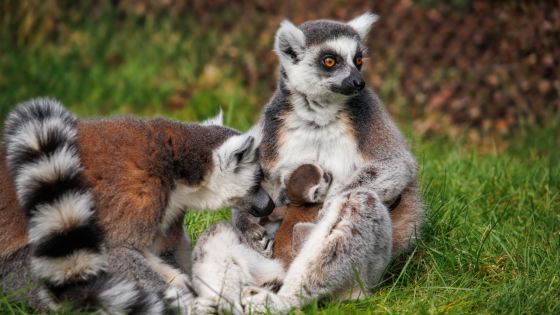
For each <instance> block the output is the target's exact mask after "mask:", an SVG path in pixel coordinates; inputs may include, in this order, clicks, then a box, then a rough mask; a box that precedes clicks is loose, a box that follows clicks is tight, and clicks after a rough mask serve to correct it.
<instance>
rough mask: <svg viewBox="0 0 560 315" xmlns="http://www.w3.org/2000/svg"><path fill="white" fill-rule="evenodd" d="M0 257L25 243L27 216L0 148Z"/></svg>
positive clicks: (4, 256) (5, 255)
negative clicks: (18, 198) (22, 208)
mask: <svg viewBox="0 0 560 315" xmlns="http://www.w3.org/2000/svg"><path fill="white" fill-rule="evenodd" d="M0 178H2V181H1V182H0V231H1V232H0V259H5V258H7V257H8V256H10V255H11V254H13V253H14V252H16V251H17V250H18V249H20V248H22V247H24V246H25V245H26V244H27V218H26V217H25V214H24V213H23V210H21V206H20V204H19V202H18V200H17V195H16V189H15V186H14V183H13V180H12V176H11V175H10V173H9V172H8V166H7V165H6V153H5V152H4V150H3V149H2V148H0Z"/></svg>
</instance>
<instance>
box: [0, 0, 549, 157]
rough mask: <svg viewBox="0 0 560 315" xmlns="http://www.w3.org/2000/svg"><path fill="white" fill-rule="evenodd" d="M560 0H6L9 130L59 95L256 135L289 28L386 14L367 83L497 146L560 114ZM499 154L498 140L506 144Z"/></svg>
mask: <svg viewBox="0 0 560 315" xmlns="http://www.w3.org/2000/svg"><path fill="white" fill-rule="evenodd" d="M558 6H559V4H558V1H541V0H539V1H521V0H516V1H491V2H490V1H472V0H452V1H437V0H418V1H412V0H392V1H358V0H327V1H317V0H311V1H298V0H283V1H279V0H270V1H268V0H252V1H249V0H245V1H244V0H236V1H225V0H216V1H203V0H193V1H186V0H113V1H104V0H101V1H85V0H59V1H55V0H43V1H30V0H3V1H1V2H0V39H1V40H0V45H1V46H0V120H1V119H2V117H5V115H6V114H7V113H8V111H9V110H10V109H11V108H12V107H13V106H14V105H15V104H16V103H18V102H22V101H25V100H27V99H29V98H32V97H36V96H52V97H55V98H58V99H60V100H61V101H62V102H63V103H64V104H65V105H66V106H69V107H70V108H71V109H72V110H74V111H76V112H77V113H78V114H79V115H80V116H82V117H89V116H106V115H115V114H135V115H148V116H154V115H165V116H169V117H173V118H177V119H183V120H201V119H204V118H208V117H210V116H212V115H215V114H216V113H217V112H218V111H219V109H220V108H222V109H223V110H224V111H225V112H226V113H227V115H226V119H227V120H228V121H227V123H228V124H231V125H232V126H233V127H236V128H240V129H247V128H248V127H249V126H250V125H252V124H253V123H254V122H255V121H256V120H257V118H258V115H259V112H260V110H261V109H262V107H263V105H264V104H266V102H267V100H268V99H269V97H270V96H271V95H272V92H273V91H274V89H275V86H276V70H277V65H278V64H277V58H276V56H275V54H274V53H273V52H272V46H273V41H274V33H275V31H276V29H277V28H278V26H279V24H280V22H281V21H282V20H283V19H286V18H287V19H290V20H291V21H293V22H294V23H295V24H296V25H297V24H300V23H302V22H304V21H306V20H310V19H319V18H327V19H336V20H344V21H348V20H350V19H352V18H353V17H355V16H357V15H359V14H361V13H363V12H365V11H371V12H374V13H376V14H379V15H380V20H379V21H378V22H376V23H375V25H374V27H373V29H372V32H371V33H370V38H369V44H370V52H369V54H368V56H369V57H370V58H369V59H368V60H366V63H365V69H366V70H365V75H364V76H365V78H366V82H367V84H368V86H369V87H370V88H372V89H373V90H374V91H375V92H377V93H378V94H379V95H380V96H381V99H382V100H383V101H384V102H385V104H386V106H387V107H388V109H389V110H390V112H391V113H392V114H393V116H394V117H395V118H396V119H397V120H398V121H399V122H401V123H402V124H403V125H407V126H409V127H410V130H411V131H412V130H413V131H414V132H415V133H417V134H421V135H425V136H426V137H430V136H433V135H443V136H445V137H450V138H453V139H457V138H461V137H463V136H464V137H466V139H467V140H468V141H469V142H471V143H483V144H485V145H486V148H487V149H490V148H491V141H490V139H501V140H503V139H505V140H508V139H511V135H512V134H516V133H517V132H518V130H519V129H520V126H521V125H524V126H544V125H547V124H549V123H550V122H551V118H552V117H554V116H556V115H557V113H558V109H559V108H560V81H559V69H560V12H559V10H558ZM498 146H501V141H500V143H499V144H498Z"/></svg>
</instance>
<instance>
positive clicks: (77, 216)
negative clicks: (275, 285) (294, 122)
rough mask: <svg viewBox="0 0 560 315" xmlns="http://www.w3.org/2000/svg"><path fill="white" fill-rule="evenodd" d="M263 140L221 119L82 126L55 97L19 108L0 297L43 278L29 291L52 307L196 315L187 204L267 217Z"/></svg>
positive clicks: (0, 152) (4, 212) (3, 169)
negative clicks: (190, 314)
mask: <svg viewBox="0 0 560 315" xmlns="http://www.w3.org/2000/svg"><path fill="white" fill-rule="evenodd" d="M257 143H258V139H257V140H255V138H254V137H253V136H252V135H251V134H250V132H249V133H246V134H242V133H240V132H238V131H236V130H234V129H231V128H228V127H224V126H221V117H219V118H217V119H215V120H211V121H208V122H206V123H203V124H185V123H179V122H175V121H171V120H166V119H153V120H145V119H136V118H130V117H128V118H127V117H118V118H111V119H102V120H85V121H79V122H78V121H77V119H76V117H75V116H74V115H73V114H72V113H70V112H68V111H67V110H66V109H65V108H64V107H62V106H61V105H60V104H59V103H58V102H56V101H54V100H50V99H35V100H32V101H30V102H27V103H24V104H22V105H19V106H18V107H17V108H16V109H15V110H14V111H12V113H11V114H10V115H9V117H8V119H7V120H6V122H5V128H4V132H3V134H2V148H1V149H0V175H2V178H3V179H4V180H3V181H2V182H1V183H0V195H1V196H2V198H1V200H0V230H1V231H2V233H0V286H1V287H2V290H3V291H7V292H16V291H18V290H20V289H22V288H24V287H25V286H27V285H28V284H29V281H30V280H33V281H39V280H43V282H44V285H38V286H35V287H34V289H32V292H30V294H29V303H30V305H31V306H32V307H35V308H39V309H43V310H45V309H47V308H53V309H60V307H62V306H64V305H66V302H68V301H71V302H73V304H72V306H73V307H74V308H75V309H78V308H84V307H86V308H89V309H90V310H97V309H99V308H101V309H104V310H105V311H107V312H109V313H116V312H124V313H129V312H130V313H134V312H138V313H152V314H161V313H162V312H168V311H170V308H174V310H177V309H176V308H180V312H181V313H187V312H191V311H193V307H195V308H196V306H197V304H196V301H195V294H194V291H193V290H192V283H191V281H192V280H191V274H190V273H191V268H192V266H191V259H190V248H189V247H190V240H189V238H188V236H187V235H186V233H185V230H184V226H183V220H184V214H185V211H186V207H188V208H190V209H195V210H202V209H221V208H223V207H231V206H235V207H236V208H239V209H241V211H249V212H251V213H252V215H257V216H259V215H260V216H263V215H267V214H270V212H271V211H272V209H273V207H274V204H273V202H272V200H271V199H270V197H269V196H268V194H267V193H266V191H265V190H264V189H263V187H262V185H261V184H260V182H261V180H262V170H261V166H260V163H259V148H258V146H257V145H256V144H257ZM161 297H163V299H161ZM200 306H201V307H202V309H203V310H204V309H206V308H205V307H206V306H205V305H200ZM172 311H173V310H171V312H172ZM210 311H212V309H210Z"/></svg>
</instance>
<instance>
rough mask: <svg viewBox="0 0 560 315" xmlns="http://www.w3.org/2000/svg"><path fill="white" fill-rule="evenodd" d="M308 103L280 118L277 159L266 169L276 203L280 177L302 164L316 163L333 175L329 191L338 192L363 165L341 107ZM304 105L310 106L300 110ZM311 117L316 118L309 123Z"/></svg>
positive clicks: (280, 186) (280, 191) (279, 191)
mask: <svg viewBox="0 0 560 315" xmlns="http://www.w3.org/2000/svg"><path fill="white" fill-rule="evenodd" d="M310 103H311V104H310V105H307V104H305V103H304V104H298V105H300V106H294V107H295V108H294V111H292V112H290V113H288V114H287V115H286V116H285V117H283V118H284V124H283V127H282V128H281V129H280V131H279V138H278V147H277V148H278V152H277V153H278V159H277V161H276V163H275V165H274V166H273V167H272V169H271V170H269V174H270V175H271V177H272V178H270V179H269V180H270V182H271V183H272V184H273V186H274V188H273V195H274V196H273V198H274V199H275V201H279V200H278V199H277V198H281V195H282V194H283V191H282V190H283V187H282V182H281V179H282V177H283V176H287V175H289V174H290V173H291V172H292V171H293V170H295V169H296V168H297V167H299V166H301V165H303V164H311V163H312V164H317V165H319V166H320V167H322V168H323V169H324V170H326V171H329V172H331V173H332V175H333V183H332V185H331V187H330V189H329V192H333V191H335V190H337V189H339V188H340V187H341V186H342V185H344V184H345V183H346V182H347V181H348V180H349V178H350V177H351V176H352V174H353V173H354V172H355V171H356V170H357V169H358V168H359V167H361V166H362V165H364V164H365V160H364V159H363V158H362V157H361V155H360V153H359V152H358V144H357V142H356V138H355V135H354V132H353V130H352V129H351V125H350V120H349V118H348V116H347V114H346V113H345V112H344V111H343V110H342V106H337V104H327V106H323V105H319V104H318V103H315V102H310ZM304 105H307V106H309V107H308V108H302V106H304ZM323 108H324V110H323ZM314 114H315V116H316V118H317V119H316V120H315V119H314V121H310V118H311V119H312V118H313V117H311V116H313V115H314ZM316 122H320V123H321V124H317V123H316Z"/></svg>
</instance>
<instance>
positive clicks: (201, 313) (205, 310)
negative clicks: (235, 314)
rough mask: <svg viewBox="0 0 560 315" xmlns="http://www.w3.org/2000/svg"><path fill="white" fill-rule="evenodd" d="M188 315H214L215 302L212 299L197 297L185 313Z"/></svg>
mask: <svg viewBox="0 0 560 315" xmlns="http://www.w3.org/2000/svg"><path fill="white" fill-rule="evenodd" d="M187 314H188V315H210V314H216V301H215V300H213V299H212V298H207V297H198V298H196V299H195V300H194V301H193V302H192V304H191V306H190V308H189V311H188V313H187Z"/></svg>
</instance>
